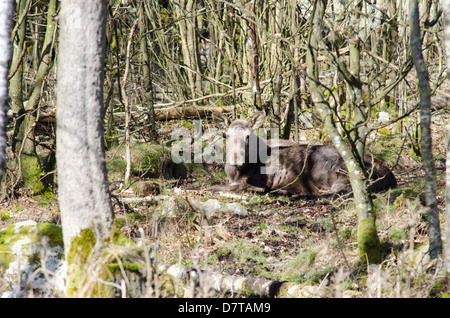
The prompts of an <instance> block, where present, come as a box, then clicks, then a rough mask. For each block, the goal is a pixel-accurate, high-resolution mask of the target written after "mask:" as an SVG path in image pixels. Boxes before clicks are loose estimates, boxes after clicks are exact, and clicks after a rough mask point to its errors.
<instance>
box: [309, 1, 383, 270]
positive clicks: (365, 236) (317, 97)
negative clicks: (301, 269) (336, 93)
mask: <svg viewBox="0 0 450 318" xmlns="http://www.w3.org/2000/svg"><path fill="white" fill-rule="evenodd" d="M324 10H325V7H324V3H323V2H322V0H316V1H315V2H314V9H313V15H312V19H313V20H312V23H311V28H310V30H309V37H308V49H307V55H306V63H307V75H308V82H309V87H310V90H311V97H312V101H313V103H314V106H315V107H317V110H318V112H319V114H320V116H321V118H322V121H323V123H324V125H325V130H326V132H327V134H328V135H329V137H330V139H331V140H332V142H333V145H334V146H335V147H336V149H337V150H338V152H339V154H340V155H341V156H342V158H343V159H344V161H345V164H346V166H347V169H348V174H349V179H350V184H351V187H352V190H353V196H354V202H355V207H356V210H357V213H358V249H359V255H360V257H361V259H362V260H363V261H365V260H367V262H368V263H369V264H371V263H379V262H380V261H381V249H380V241H379V238H378V233H377V229H376V225H375V211H374V207H373V203H372V200H371V198H370V196H369V193H368V191H367V181H366V178H362V176H364V171H363V169H362V167H361V166H360V165H359V164H357V162H358V160H357V157H356V154H355V153H354V152H352V148H351V147H350V145H349V144H348V140H346V139H344V138H343V137H342V136H341V134H340V133H339V131H338V129H337V127H336V123H335V122H334V119H333V116H334V113H333V109H332V108H331V107H330V105H329V104H327V102H326V99H325V98H324V96H323V93H322V90H321V87H320V83H319V64H318V63H319V62H318V61H317V56H318V50H319V44H320V41H321V40H320V37H321V28H320V23H321V21H322V20H323V15H324Z"/></svg>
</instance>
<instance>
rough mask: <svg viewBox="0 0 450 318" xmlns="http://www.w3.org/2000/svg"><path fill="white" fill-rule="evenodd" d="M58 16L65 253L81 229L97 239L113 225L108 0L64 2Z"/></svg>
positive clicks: (60, 178)
mask: <svg viewBox="0 0 450 318" xmlns="http://www.w3.org/2000/svg"><path fill="white" fill-rule="evenodd" d="M59 17H60V25H61V30H60V51H59V57H58V72H57V79H58V84H57V91H56V93H57V116H56V118H57V136H56V137H57V138H56V149H57V151H56V158H57V165H58V168H57V173H58V186H59V196H58V200H59V206H60V210H61V221H62V228H63V238H64V248H65V251H66V255H68V254H69V253H70V251H71V249H72V248H76V246H75V245H76V244H75V243H74V244H73V245H74V246H72V243H73V242H75V240H74V239H75V238H76V237H77V236H79V235H80V233H81V232H82V231H83V230H87V229H89V230H91V231H92V232H94V233H96V235H95V236H96V238H97V240H101V239H106V238H108V237H110V235H111V229H112V225H113V211H112V206H111V199H110V192H109V188H108V180H107V175H106V164H105V157H104V154H105V153H104V152H105V150H104V144H103V134H104V132H103V115H104V114H103V113H104V108H103V76H104V75H103V67H104V58H105V22H106V2H105V1H103V0H66V1H63V2H62V5H61V12H60V15H59ZM66 257H67V256H66ZM69 266H70V265H69Z"/></svg>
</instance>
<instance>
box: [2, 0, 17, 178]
mask: <svg viewBox="0 0 450 318" xmlns="http://www.w3.org/2000/svg"><path fill="white" fill-rule="evenodd" d="M13 12H14V1H12V0H0V21H1V22H0V23H1V24H0V180H1V178H2V176H3V170H4V164H5V148H6V104H7V102H8V72H9V63H10V61H11V40H10V39H11V30H12V16H13Z"/></svg>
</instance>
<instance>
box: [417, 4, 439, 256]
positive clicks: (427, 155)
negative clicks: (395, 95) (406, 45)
mask: <svg viewBox="0 0 450 318" xmlns="http://www.w3.org/2000/svg"><path fill="white" fill-rule="evenodd" d="M409 12H410V20H411V56H412V59H413V63H414V66H415V68H416V72H417V77H418V81H419V93H420V128H421V134H420V146H421V155H422V160H423V169H424V170H425V203H426V207H427V219H428V231H429V238H430V250H429V253H430V258H431V259H435V258H437V257H438V256H439V255H440V254H441V253H442V241H441V229H440V223H439V215H438V212H437V200H436V171H435V168H434V159H433V152H432V150H433V149H432V147H433V143H432V140H431V129H430V124H431V98H430V95H431V92H430V81H429V76H428V69H427V66H426V65H425V61H424V58H423V55H422V40H421V34H420V24H419V8H418V3H417V0H410V1H409Z"/></svg>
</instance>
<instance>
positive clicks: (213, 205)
mask: <svg viewBox="0 0 450 318" xmlns="http://www.w3.org/2000/svg"><path fill="white" fill-rule="evenodd" d="M201 209H202V212H203V213H204V214H205V215H206V219H208V220H210V219H211V218H212V217H213V216H214V215H216V214H217V213H218V212H220V211H221V210H222V209H223V203H222V202H220V201H219V200H216V199H209V200H207V201H205V202H203V203H202V205H201Z"/></svg>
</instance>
